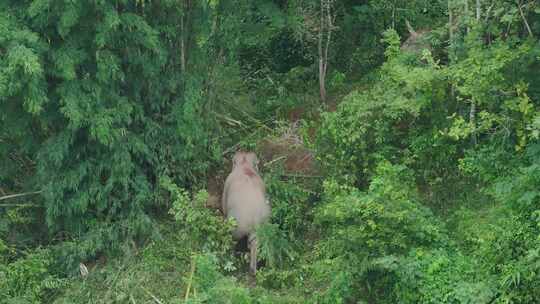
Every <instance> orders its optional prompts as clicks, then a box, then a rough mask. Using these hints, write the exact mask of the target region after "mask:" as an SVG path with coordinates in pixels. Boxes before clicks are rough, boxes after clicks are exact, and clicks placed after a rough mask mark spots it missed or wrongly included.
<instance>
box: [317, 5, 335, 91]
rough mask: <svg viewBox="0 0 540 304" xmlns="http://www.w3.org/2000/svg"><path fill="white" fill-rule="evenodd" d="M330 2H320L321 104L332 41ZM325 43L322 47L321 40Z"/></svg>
mask: <svg viewBox="0 0 540 304" xmlns="http://www.w3.org/2000/svg"><path fill="white" fill-rule="evenodd" d="M330 2H331V0H321V8H320V28H319V41H318V50H319V94H320V97H321V101H322V102H326V72H327V70H328V50H329V49H330V41H331V39H332V14H331V11H330V6H331V3H330ZM325 38H326V43H325V45H324V47H323V40H324V39H325Z"/></svg>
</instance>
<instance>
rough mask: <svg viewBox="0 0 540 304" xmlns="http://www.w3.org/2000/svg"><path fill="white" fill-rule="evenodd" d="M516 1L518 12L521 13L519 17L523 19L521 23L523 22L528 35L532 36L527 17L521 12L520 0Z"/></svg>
mask: <svg viewBox="0 0 540 304" xmlns="http://www.w3.org/2000/svg"><path fill="white" fill-rule="evenodd" d="M516 3H517V6H518V8H519V14H520V15H521V19H523V23H525V27H526V28H527V32H529V36H530V37H533V33H532V30H531V27H530V26H529V22H527V18H526V17H525V14H524V13H523V7H522V5H521V1H516Z"/></svg>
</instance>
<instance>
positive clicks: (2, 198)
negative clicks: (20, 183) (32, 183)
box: [0, 190, 42, 201]
mask: <svg viewBox="0 0 540 304" xmlns="http://www.w3.org/2000/svg"><path fill="white" fill-rule="evenodd" d="M41 192H42V191H41V190H40V191H33V192H25V193H17V194H10V195H6V196H1V197H0V201H3V200H7V199H10V198H16V197H22V196H28V195H34V194H39V193H41Z"/></svg>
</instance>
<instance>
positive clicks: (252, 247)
mask: <svg viewBox="0 0 540 304" xmlns="http://www.w3.org/2000/svg"><path fill="white" fill-rule="evenodd" d="M248 244H249V252H250V255H249V257H250V259H249V271H250V272H251V274H253V275H255V273H256V272H257V238H256V237H255V234H254V233H252V234H250V235H249V237H248Z"/></svg>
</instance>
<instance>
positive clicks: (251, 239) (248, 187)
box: [221, 152, 270, 274]
mask: <svg viewBox="0 0 540 304" xmlns="http://www.w3.org/2000/svg"><path fill="white" fill-rule="evenodd" d="M258 164H259V160H258V158H257V156H256V155H255V153H253V152H236V154H235V155H234V158H233V168H232V172H231V173H230V174H229V176H227V179H226V180H225V187H224V189H223V197H222V201H221V204H222V206H221V207H222V210H223V213H224V214H225V216H226V217H228V218H234V219H235V220H236V223H237V226H236V229H235V230H234V231H233V237H234V238H235V239H236V240H239V239H241V238H243V237H246V236H247V237H248V246H249V248H250V263H249V268H250V271H251V273H253V274H255V272H256V271H257V239H256V237H255V229H256V227H257V226H258V225H260V224H262V223H264V222H265V221H267V220H268V218H269V217H270V204H269V202H268V200H267V199H266V192H265V186H264V182H263V180H262V178H261V177H260V175H259V170H258Z"/></svg>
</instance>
